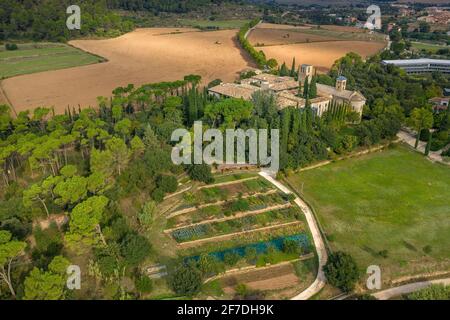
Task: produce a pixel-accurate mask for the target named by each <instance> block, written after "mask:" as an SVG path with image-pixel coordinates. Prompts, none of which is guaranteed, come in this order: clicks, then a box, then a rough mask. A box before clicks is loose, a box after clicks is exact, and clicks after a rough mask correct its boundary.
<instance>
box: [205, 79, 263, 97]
mask: <svg viewBox="0 0 450 320" xmlns="http://www.w3.org/2000/svg"><path fill="white" fill-rule="evenodd" d="M258 90H260V88H258V87H255V86H252V85H249V84H235V83H222V84H219V85H218V86H215V87H212V88H210V89H209V91H210V92H213V93H218V94H221V95H223V96H227V97H232V98H243V99H245V100H250V99H251V98H252V95H253V93H255V92H256V91H258Z"/></svg>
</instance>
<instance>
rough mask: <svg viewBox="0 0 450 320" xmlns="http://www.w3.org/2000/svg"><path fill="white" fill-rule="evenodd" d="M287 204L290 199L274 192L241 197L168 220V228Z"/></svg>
mask: <svg viewBox="0 0 450 320" xmlns="http://www.w3.org/2000/svg"><path fill="white" fill-rule="evenodd" d="M287 203H289V202H288V199H287V198H286V197H285V196H284V195H283V194H281V193H278V192H275V193H274V192H273V191H269V192H268V193H265V194H262V195H258V196H250V197H245V198H244V197H240V198H238V199H235V200H229V201H225V202H219V204H211V205H208V206H202V207H200V208H198V210H195V211H190V212H186V213H184V214H180V215H176V216H174V217H172V218H169V219H168V221H167V228H169V229H171V228H179V227H182V226H186V225H189V224H193V223H201V222H205V221H209V220H213V219H222V218H225V217H233V216H236V215H238V214H239V213H245V212H246V211H250V212H255V211H260V210H264V209H267V208H270V207H273V206H279V205H284V204H287ZM181 212H183V211H181Z"/></svg>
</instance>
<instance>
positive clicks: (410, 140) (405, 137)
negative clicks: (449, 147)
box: [397, 130, 448, 164]
mask: <svg viewBox="0 0 450 320" xmlns="http://www.w3.org/2000/svg"><path fill="white" fill-rule="evenodd" d="M397 137H398V138H399V139H400V140H402V141H404V142H406V143H407V144H409V145H410V146H411V147H413V148H414V146H415V144H416V137H414V135H412V134H411V133H409V132H406V131H403V130H400V131H399V132H398V133H397ZM426 145H427V144H426V142H423V141H419V145H418V146H417V150H419V151H420V152H422V153H425V147H426ZM441 152H442V150H439V151H430V153H429V155H428V158H430V159H431V160H432V161H437V162H441V163H445V164H448V162H445V161H444V160H443V159H442V156H441Z"/></svg>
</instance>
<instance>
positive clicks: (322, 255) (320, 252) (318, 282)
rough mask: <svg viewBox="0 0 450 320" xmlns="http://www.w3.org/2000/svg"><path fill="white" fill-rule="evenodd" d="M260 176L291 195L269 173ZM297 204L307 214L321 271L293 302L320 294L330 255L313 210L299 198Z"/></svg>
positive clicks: (289, 192)
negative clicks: (324, 271) (324, 268)
mask: <svg viewBox="0 0 450 320" xmlns="http://www.w3.org/2000/svg"><path fill="white" fill-rule="evenodd" d="M259 175H260V176H262V177H263V178H265V179H266V180H268V181H269V182H271V183H272V184H273V185H275V186H276V187H277V188H278V189H280V190H281V191H283V192H284V193H286V194H291V193H292V192H291V190H289V189H288V188H286V187H285V186H284V185H283V184H282V183H280V182H279V181H277V180H275V179H274V178H273V177H272V176H271V175H270V173H269V172H266V171H264V170H263V171H261V172H260V173H259ZM295 203H296V204H297V206H299V207H300V208H301V209H302V211H303V213H304V214H305V217H306V221H307V222H308V225H309V229H310V230H311V234H312V237H313V240H314V245H315V247H316V251H317V256H318V259H319V270H318V272H317V277H316V279H315V281H314V282H313V283H312V284H311V285H310V286H309V287H308V288H307V289H306V290H304V291H303V292H301V293H300V294H298V295H297V296H295V297H293V298H292V299H291V300H308V299H309V298H311V297H312V296H314V295H316V294H317V293H319V291H320V290H321V289H322V288H323V287H324V286H325V283H326V278H325V274H324V273H323V270H322V269H323V266H324V265H325V264H326V263H327V260H328V254H327V250H326V248H325V243H324V242H323V239H322V234H321V233H320V230H319V227H318V225H317V222H316V220H315V219H314V215H313V213H312V211H311V209H310V208H309V207H308V205H307V204H306V203H305V202H304V201H303V200H302V199H300V198H299V197H296V198H295Z"/></svg>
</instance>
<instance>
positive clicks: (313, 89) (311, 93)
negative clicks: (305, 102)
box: [309, 76, 317, 99]
mask: <svg viewBox="0 0 450 320" xmlns="http://www.w3.org/2000/svg"><path fill="white" fill-rule="evenodd" d="M316 82H317V79H316V77H315V76H314V77H313V78H312V80H311V84H310V85H309V97H310V98H312V99H314V98H315V97H317V85H316Z"/></svg>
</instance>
